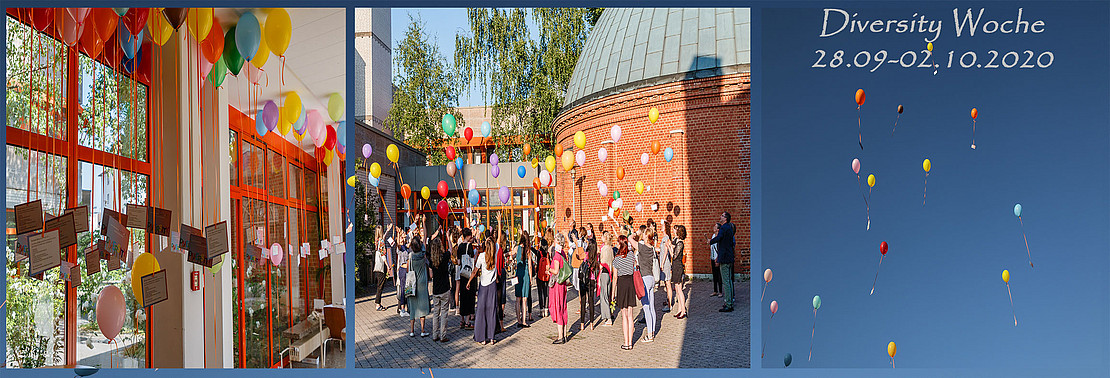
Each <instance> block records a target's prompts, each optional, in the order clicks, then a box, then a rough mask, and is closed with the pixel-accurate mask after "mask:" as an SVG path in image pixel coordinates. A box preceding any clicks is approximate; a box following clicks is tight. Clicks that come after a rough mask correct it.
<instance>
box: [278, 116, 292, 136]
mask: <svg viewBox="0 0 1110 378" xmlns="http://www.w3.org/2000/svg"><path fill="white" fill-rule="evenodd" d="M292 130H293V125H292V124H290V123H289V122H286V121H285V120H284V119H282V120H281V121H280V122H278V135H282V136H284V135H289V132H290V131H292Z"/></svg>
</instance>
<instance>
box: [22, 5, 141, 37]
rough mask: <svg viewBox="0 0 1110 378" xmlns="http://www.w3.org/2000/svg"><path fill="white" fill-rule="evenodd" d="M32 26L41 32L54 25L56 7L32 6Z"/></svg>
mask: <svg viewBox="0 0 1110 378" xmlns="http://www.w3.org/2000/svg"><path fill="white" fill-rule="evenodd" d="M123 9H127V8H123ZM31 26H32V27H34V28H35V30H38V31H40V32H45V31H46V29H49V28H50V27H51V26H54V8H31Z"/></svg>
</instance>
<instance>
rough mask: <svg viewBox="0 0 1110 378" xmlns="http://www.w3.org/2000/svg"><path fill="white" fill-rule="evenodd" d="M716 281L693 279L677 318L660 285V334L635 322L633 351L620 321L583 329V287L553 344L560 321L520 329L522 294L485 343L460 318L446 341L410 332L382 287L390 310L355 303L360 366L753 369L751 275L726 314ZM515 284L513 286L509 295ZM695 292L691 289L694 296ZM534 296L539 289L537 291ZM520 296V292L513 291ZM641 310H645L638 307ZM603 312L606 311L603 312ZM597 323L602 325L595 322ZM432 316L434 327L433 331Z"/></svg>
mask: <svg viewBox="0 0 1110 378" xmlns="http://www.w3.org/2000/svg"><path fill="white" fill-rule="evenodd" d="M711 285H712V283H711V282H707V281H694V282H692V283H690V284H689V285H688V288H687V289H686V290H687V293H688V297H690V298H692V300H691V301H690V309H689V311H688V314H689V316H688V317H687V318H685V319H675V317H674V316H672V313H663V312H662V311H660V309H662V307H663V304H665V303H666V293H665V292H664V291H663V290H656V313H657V314H659V315H660V321H659V324H658V325H657V327H658V328H659V331H658V333H657V335H656V337H655V341H654V342H651V343H644V342H641V341H640V338H641V337H642V335H643V330H644V327H645V325H644V324H641V323H637V324H636V330H635V339H636V343H635V346H634V348H635V349H633V350H632V351H625V350H621V349H620V346H621V344H622V342H623V336H622V333H621V327H620V321H619V319H618V321H617V322H616V323H614V324H613V326H609V327H605V326H601V325H600V322H598V321H594V322H593V324H590V325H587V326H586V327H585V329H584V330H583V329H582V326H581V322H580V316H579V315H577V314H575V313H574V312H575V311H576V310H577V309H578V308H579V302H578V297H577V294H576V292H575V291H574V289H573V288H571V289H570V290H568V292H567V297H568V299H569V304H568V306H567V307H568V309H569V312H570V321H571V322H573V323H572V324H570V326H569V333H570V341H568V342H567V344H564V345H554V344H551V341H552V340H554V339H555V336H556V329H555V324H554V323H552V321H551V319H550V318H539V315H540V311H538V310H537V311H535V312H534V313H533V314H534V315H535V317H536V319H535V320H536V321H535V322H533V323H530V324H531V325H532V326H531V327H530V328H524V329H520V328H516V326H515V325H516V316H515V315H514V308H515V300H511V301H510V302H511V303H508V304H506V305H505V323H506V327H507V328H508V329H507V330H506V332H503V333H500V334H498V335H497V336H496V338H497V343H496V344H493V345H479V344H477V343H475V342H474V338H473V337H474V333H473V332H474V331H466V330H461V329H459V317H458V316H457V315H450V316H449V317H448V322H447V324H448V332H447V337H448V339H449V340H450V341H449V342H447V343H441V342H435V341H432V338H431V336H429V337H424V338H422V337H420V336H419V332H420V331H419V328H420V324H419V321H417V325H416V327H417V336H416V337H409V336H408V331H409V318H408V317H401V316H399V315H397V312H396V306H397V300H396V297H395V296H394V295H393V291H392V290H390V291H389V292H388V294H386V293H383V295H384V298H383V299H382V305H384V306H386V307H388V309H387V310H386V311H375V308H376V307H377V306H376V305H375V303H374V296H372V295H371V296H365V297H361V298H358V300H357V301H356V304H355V317H356V318H355V336H354V337H355V339H354V340H355V344H354V347H353V350H352V352H353V353H355V367H357V368H676V367H677V368H746V367H750V366H751V361H750V360H749V358H750V353H749V351H750V345H751V343H750V341H749V340H750V337H751V333H750V332H749V329H750V319H749V315H750V311H749V304H750V302H751V301H750V300H749V299H750V296H749V291H748V288H749V282H744V281H737V282H736V283H735V290H736V300H735V306H736V309H735V311H733V312H729V313H722V312H718V311H717V310H718V309H719V308H721V305H722V303H723V300H722V299H721V298H718V297H710V296H709V294H710V293H711V292H712V288H711ZM511 293H512V291H511V290H510V295H511ZM691 293H692V295H691ZM533 295H535V291H533ZM510 299H515V298H510ZM636 313H637V314H640V309H637V310H636ZM599 316H600V315H599ZM595 324H596V327H595V326H594V325H595ZM431 325H432V324H431V318H430V317H429V318H428V319H427V331H428V332H431Z"/></svg>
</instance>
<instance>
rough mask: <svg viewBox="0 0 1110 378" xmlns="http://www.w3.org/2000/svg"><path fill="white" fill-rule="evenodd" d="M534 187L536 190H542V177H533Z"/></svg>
mask: <svg viewBox="0 0 1110 378" xmlns="http://www.w3.org/2000/svg"><path fill="white" fill-rule="evenodd" d="M532 187H533V188H536V190H540V178H539V177H536V178H533V179H532Z"/></svg>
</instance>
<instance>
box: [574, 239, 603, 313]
mask: <svg viewBox="0 0 1110 378" xmlns="http://www.w3.org/2000/svg"><path fill="white" fill-rule="evenodd" d="M579 231H580V232H581V234H582V235H584V237H583V239H582V241H583V243H585V248H584V249H580V250H579V253H582V254H584V255H583V256H582V264H581V265H579V267H578V274H579V277H578V285H579V287H580V288H581V290H579V291H578V303H579V306H580V307H581V308H580V309H579V310H578V312H579V313H580V314H582V315H581V316H579V317H578V321H579V323H580V325H579V329H580V330H584V329H586V325H587V324H591V323H593V321H594V318H595V317H596V316H595V313H596V312H595V310H594V301H596V300H597V298H596V297H595V295H597V293H596V291H597V287H596V286H595V285H596V283H597V282H596V278H595V277H596V276H595V274H596V271H597V266H598V260H599V259H598V257H597V238H594V237H593V233H592V232H590V231H588V230H586V228H585V227H583V228H581V229H580V230H579Z"/></svg>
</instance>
